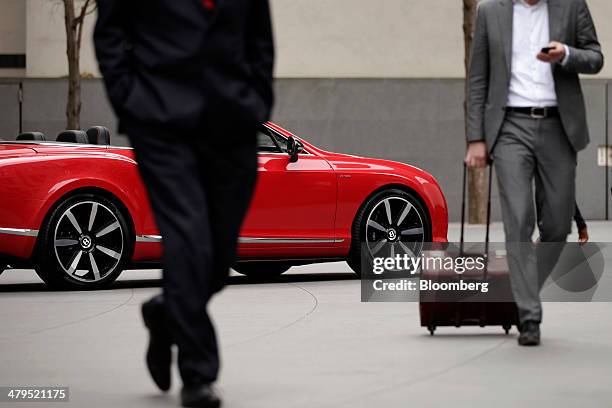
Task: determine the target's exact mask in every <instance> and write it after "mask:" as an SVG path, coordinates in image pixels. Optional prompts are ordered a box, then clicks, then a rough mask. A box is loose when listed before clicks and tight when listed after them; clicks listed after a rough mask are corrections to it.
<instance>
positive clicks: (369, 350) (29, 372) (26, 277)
mask: <svg viewBox="0 0 612 408" xmlns="http://www.w3.org/2000/svg"><path fill="white" fill-rule="evenodd" d="M590 225H591V230H592V236H593V238H594V240H597V241H612V224H610V223H591V224H590ZM480 232H481V231H480V230H479V228H474V227H470V228H468V239H472V240H476V239H477V238H478V237H479V233H480ZM457 236H458V234H457V226H456V225H453V227H452V230H451V233H450V234H449V237H450V239H451V240H453V239H456V238H455V237H457ZM472 237H473V238H472ZM501 237H502V233H501V228H500V226H499V225H496V226H495V227H494V231H493V238H494V239H496V238H497V239H501ZM608 270H610V267H608ZM158 278H159V271H133V272H129V273H126V274H124V276H123V277H122V279H121V280H120V281H119V282H118V283H117V284H116V285H115V287H114V288H113V289H112V290H107V291H99V292H88V293H82V292H81V293H78V292H73V293H58V292H49V291H46V290H45V289H44V287H43V286H42V285H41V284H40V283H39V280H38V278H37V277H36V276H35V275H34V273H33V272H32V271H8V272H6V273H4V274H3V275H2V276H1V277H0V292H1V294H0V325H1V327H2V331H1V332H0V386H1V385H68V386H70V387H71V402H70V403H69V404H66V405H68V406H73V407H81V406H83V407H145V406H146V407H162V406H176V405H177V401H178V399H177V397H176V394H177V391H178V389H179V388H178V386H177V384H178V382H175V384H174V387H173V389H172V392H171V393H170V394H168V395H161V394H159V393H158V392H156V390H155V388H154V386H153V384H152V382H151V381H150V380H149V378H148V376H147V374H146V373H145V367H144V362H143V352H144V344H145V341H146V332H145V330H144V328H143V326H142V324H141V322H140V318H139V306H140V303H141V302H142V301H143V300H144V299H146V298H148V297H149V296H151V295H152V294H154V293H156V292H157V291H158V286H159V281H158V280H157V279H158ZM359 298H360V286H359V281H358V280H356V279H354V278H353V276H352V274H351V273H350V271H349V269H348V267H347V266H346V264H344V263H330V264H324V265H318V266H307V267H300V268H294V269H292V271H291V273H290V274H288V275H287V276H283V277H282V278H281V279H280V280H279V282H278V283H270V284H253V283H250V282H249V281H247V280H246V279H244V278H243V277H240V276H233V277H232V278H231V284H230V285H229V286H228V288H227V289H226V290H225V291H224V292H223V293H222V294H221V295H220V296H218V297H217V298H216V299H215V300H214V302H213V305H212V311H213V315H214V316H215V319H216V322H217V326H218V330H219V334H220V337H221V344H222V346H223V351H222V352H223V371H222V375H221V378H220V382H219V387H220V389H221V391H222V393H223V395H224V396H225V401H226V405H225V406H226V407H231V408H238V407H249V408H251V407H262V408H273V407H279V408H285V407H317V408H319V407H408V406H425V407H428V406H449V405H451V404H453V406H458V407H464V406H465V407H480V406H482V407H492V406H496V407H498V406H502V407H515V406H538V407H576V406H581V407H612V387H611V384H612V319H611V315H612V304H611V303H565V304H564V303H548V304H546V305H545V312H546V313H545V325H544V326H543V334H544V343H543V345H542V346H541V347H539V348H532V349H526V348H519V347H517V345H516V333H512V334H511V335H510V336H505V335H503V334H502V331H501V329H500V328H496V327H491V328H484V329H480V328H463V329H454V328H452V329H450V328H449V329H440V330H439V333H437V334H436V336H434V337H430V336H429V335H428V334H427V333H426V331H425V330H424V329H422V328H421V327H419V325H418V307H417V305H416V304H408V303H368V304H365V303H360V302H359ZM519 404H520V405H519ZM6 405H7V406H9V405H11V404H6ZM17 406H20V407H23V406H26V404H18V405H17ZM33 406H34V407H40V406H43V404H33ZM52 406H58V407H59V406H62V404H53V405H52Z"/></svg>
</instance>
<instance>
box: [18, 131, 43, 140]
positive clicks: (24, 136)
mask: <svg viewBox="0 0 612 408" xmlns="http://www.w3.org/2000/svg"><path fill="white" fill-rule="evenodd" d="M17 140H39V141H45V140H47V139H45V135H43V134H42V133H40V132H24V133H20V134H19V135H18V136H17Z"/></svg>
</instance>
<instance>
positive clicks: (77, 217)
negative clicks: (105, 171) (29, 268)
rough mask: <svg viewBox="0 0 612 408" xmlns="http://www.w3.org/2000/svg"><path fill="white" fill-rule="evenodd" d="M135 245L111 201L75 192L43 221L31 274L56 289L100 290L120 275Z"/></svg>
mask: <svg viewBox="0 0 612 408" xmlns="http://www.w3.org/2000/svg"><path fill="white" fill-rule="evenodd" d="M133 245H134V239H133V235H132V233H131V231H130V228H129V226H128V222H127V220H126V217H125V215H124V214H123V212H122V211H121V209H120V208H119V207H118V206H117V205H116V204H115V203H114V202H113V201H111V200H109V199H107V198H105V197H102V196H100V195H95V194H77V195H74V196H72V197H69V198H67V199H65V200H64V201H62V202H61V203H60V204H59V205H57V206H56V207H55V208H54V209H53V210H52V211H51V213H50V215H49V216H48V217H47V219H46V222H45V223H44V225H43V227H42V229H41V231H40V235H39V241H38V243H37V250H36V252H37V253H36V262H35V270H36V273H37V274H38V275H39V276H40V277H41V279H42V280H43V281H45V283H47V284H48V285H49V286H50V287H52V288H54V289H72V290H83V289H101V288H104V287H107V286H108V285H110V284H111V283H112V282H114V281H115V280H116V279H117V277H118V276H119V275H120V274H121V272H122V270H123V267H124V266H125V264H126V263H127V262H128V261H129V259H131V254H132V250H133Z"/></svg>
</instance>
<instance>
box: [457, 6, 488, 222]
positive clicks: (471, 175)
mask: <svg viewBox="0 0 612 408" xmlns="http://www.w3.org/2000/svg"><path fill="white" fill-rule="evenodd" d="M478 1H479V0H463V39H464V44H465V59H464V64H465V72H466V76H467V72H468V63H469V58H470V46H471V44H472V37H473V35H474V22H475V20H476V7H477V6H478ZM466 96H467V80H466ZM464 112H465V123H466V129H465V132H466V137H467V97H466V100H465V102H464ZM481 136H484V135H481ZM486 180H487V176H486V171H485V169H478V168H472V169H469V171H468V196H469V207H468V208H469V216H468V220H469V223H470V224H484V223H485V222H486V221H487V191H486V188H487V184H486Z"/></svg>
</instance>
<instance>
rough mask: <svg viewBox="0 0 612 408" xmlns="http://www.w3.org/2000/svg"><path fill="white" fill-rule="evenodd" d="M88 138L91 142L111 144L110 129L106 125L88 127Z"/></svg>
mask: <svg viewBox="0 0 612 408" xmlns="http://www.w3.org/2000/svg"><path fill="white" fill-rule="evenodd" d="M87 139H88V140H89V144H95V145H104V146H107V145H109V144H110V131H109V130H108V129H107V128H105V127H104V126H92V127H90V128H89V129H87Z"/></svg>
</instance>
